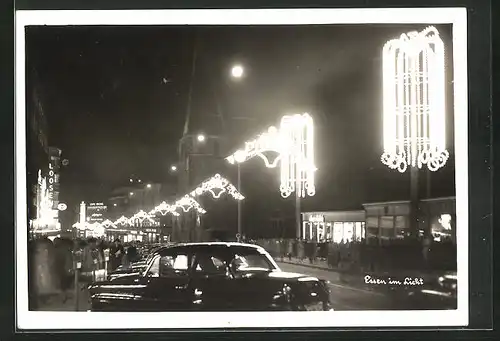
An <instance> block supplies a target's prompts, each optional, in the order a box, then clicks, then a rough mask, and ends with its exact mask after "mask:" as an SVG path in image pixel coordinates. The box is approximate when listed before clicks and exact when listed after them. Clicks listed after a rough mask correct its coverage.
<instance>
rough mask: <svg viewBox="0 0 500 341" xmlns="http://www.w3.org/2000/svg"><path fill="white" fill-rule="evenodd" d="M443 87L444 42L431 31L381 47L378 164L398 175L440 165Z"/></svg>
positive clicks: (444, 159) (443, 134)
mask: <svg viewBox="0 0 500 341" xmlns="http://www.w3.org/2000/svg"><path fill="white" fill-rule="evenodd" d="M445 86H446V82H445V62H444V44H443V41H442V40H441V38H440V36H439V32H438V31H437V29H436V28H434V27H428V28H426V29H425V30H423V31H421V32H410V33H408V34H402V35H401V37H400V38H399V39H393V40H390V41H388V42H387V43H386V44H385V46H384V48H383V100H384V104H383V117H384V128H383V129H384V153H383V154H382V157H381V161H382V163H384V164H385V165H387V166H388V167H390V168H392V169H397V170H398V171H400V172H405V171H406V169H407V168H408V167H409V166H410V167H418V168H422V167H423V165H427V167H428V168H429V170H431V171H436V170H438V169H440V168H441V167H443V166H444V165H445V164H446V162H447V161H448V158H449V153H448V151H447V150H446V122H445V116H446V106H445V101H446V98H445Z"/></svg>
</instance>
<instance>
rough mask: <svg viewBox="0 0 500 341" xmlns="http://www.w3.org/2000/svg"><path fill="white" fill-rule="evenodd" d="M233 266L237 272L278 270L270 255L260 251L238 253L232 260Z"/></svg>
mask: <svg viewBox="0 0 500 341" xmlns="http://www.w3.org/2000/svg"><path fill="white" fill-rule="evenodd" d="M231 268H232V270H233V271H235V272H244V271H276V270H278V269H277V268H276V267H275V266H274V264H273V262H272V261H271V260H270V258H269V256H267V255H266V254H263V253H260V252H252V253H244V254H236V255H235V256H234V259H233V260H232V262H231Z"/></svg>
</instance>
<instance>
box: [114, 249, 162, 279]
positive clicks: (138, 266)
mask: <svg viewBox="0 0 500 341" xmlns="http://www.w3.org/2000/svg"><path fill="white" fill-rule="evenodd" d="M167 247H168V246H157V247H154V248H153V249H152V250H151V251H150V253H149V254H148V255H147V256H146V258H145V259H143V260H140V261H138V262H135V263H131V264H130V265H129V266H126V267H125V266H123V265H120V266H119V267H118V268H116V269H115V270H114V271H111V272H109V273H108V279H109V280H114V279H116V278H118V277H122V276H129V275H131V274H132V275H136V274H140V273H142V272H143V271H144V270H145V269H146V266H147V265H148V262H149V260H150V259H151V258H152V257H153V256H154V255H155V252H156V251H158V250H161V249H165V248H167Z"/></svg>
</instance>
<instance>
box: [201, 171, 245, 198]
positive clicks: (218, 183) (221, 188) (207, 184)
mask: <svg viewBox="0 0 500 341" xmlns="http://www.w3.org/2000/svg"><path fill="white" fill-rule="evenodd" d="M215 189H217V190H218V191H217V192H215V191H214V190H215ZM206 192H210V194H212V197H213V198H214V199H219V198H220V196H221V195H222V194H223V193H224V192H227V193H228V194H229V195H231V196H232V197H233V198H234V199H236V200H243V199H245V197H244V196H243V195H241V193H240V192H238V190H237V189H236V187H234V186H233V185H232V184H231V183H230V182H229V180H227V179H225V178H223V177H222V176H220V174H215V175H214V176H213V177H211V178H210V179H208V180H206V181H203V182H202V183H201V184H200V185H199V186H198V187H197V188H196V189H195V190H194V191H192V192H191V196H193V197H196V196H198V195H202V194H203V193H206Z"/></svg>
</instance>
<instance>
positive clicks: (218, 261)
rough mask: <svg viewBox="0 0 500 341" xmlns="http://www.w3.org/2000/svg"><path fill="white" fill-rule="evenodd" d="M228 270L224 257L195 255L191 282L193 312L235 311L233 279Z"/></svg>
mask: <svg viewBox="0 0 500 341" xmlns="http://www.w3.org/2000/svg"><path fill="white" fill-rule="evenodd" d="M227 270H228V268H227V263H226V261H225V259H224V257H223V256H222V255H219V254H216V253H213V252H209V251H203V252H197V253H196V254H195V255H194V259H193V266H192V268H191V282H190V292H191V295H192V297H193V310H200V311H230V310H233V303H234V302H233V301H234V300H232V299H231V297H232V295H231V294H230V293H231V291H232V290H231V285H232V284H233V283H232V282H233V278H232V277H231V276H230V274H229V273H228V271H227Z"/></svg>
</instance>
